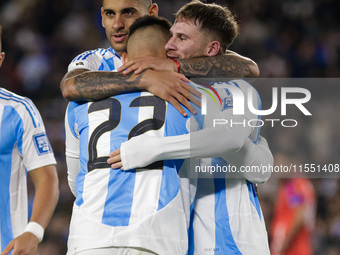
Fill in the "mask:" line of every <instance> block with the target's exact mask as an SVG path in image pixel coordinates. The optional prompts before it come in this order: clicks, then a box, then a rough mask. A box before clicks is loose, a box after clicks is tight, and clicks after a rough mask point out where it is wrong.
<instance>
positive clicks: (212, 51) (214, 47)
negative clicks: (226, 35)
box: [207, 41, 221, 57]
mask: <svg viewBox="0 0 340 255" xmlns="http://www.w3.org/2000/svg"><path fill="white" fill-rule="evenodd" d="M220 48H221V45H220V43H219V42H218V41H212V42H210V43H209V44H208V46H207V56H208V57H213V56H216V55H217V54H218V53H219V52H220Z"/></svg>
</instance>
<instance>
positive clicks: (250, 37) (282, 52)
mask: <svg viewBox="0 0 340 255" xmlns="http://www.w3.org/2000/svg"><path fill="white" fill-rule="evenodd" d="M187 2H188V1H169V0H167V1H166V0H158V1H157V3H158V5H159V7H160V13H159V14H160V16H164V17H166V18H168V19H170V20H171V21H173V20H174V18H173V13H175V12H176V11H177V10H178V8H179V7H181V6H182V5H183V4H185V3H187ZM215 2H216V3H219V4H223V5H227V6H228V7H230V8H231V9H232V10H233V11H234V12H235V13H236V14H237V16H238V18H239V21H240V26H241V30H240V35H239V36H238V38H237V40H236V41H235V42H234V44H233V45H232V47H231V49H232V50H235V51H237V52H239V53H240V54H242V55H245V56H248V57H250V58H252V59H253V60H255V61H256V62H257V63H258V65H259V67H260V71H261V77H264V78H266V77H321V78H326V77H327V78H329V77H332V78H339V77H340V16H339V15H338V14H337V10H340V2H339V1H337V0H286V1H284V0H255V1H251V0H229V1H215ZM100 6H101V1H100V0H99V1H98V0H97V1H93V0H72V1H70V0H59V1H52V0H1V2H0V23H1V24H2V25H3V40H2V41H3V51H5V52H6V60H5V62H4V65H3V67H2V68H1V69H0V84H1V86H2V87H4V88H6V89H9V90H12V91H14V92H16V93H18V94H21V95H24V96H28V97H30V98H31V99H32V100H33V101H34V103H35V104H36V105H37V107H38V109H39V110H40V112H41V114H42V117H43V119H44V121H45V125H46V129H47V133H48V136H49V138H50V141H51V144H52V146H53V149H54V152H55V156H56V158H57V161H58V166H57V168H58V174H59V179H60V199H59V203H58V206H57V209H56V212H55V214H54V217H53V219H52V221H51V223H50V225H49V226H48V228H47V230H46V233H45V238H44V241H43V243H42V244H41V245H40V247H39V254H40V255H47V254H48V255H59V254H65V250H66V240H67V234H68V233H67V232H68V224H69V219H70V214H71V208H72V203H73V197H72V195H71V193H70V191H69V188H68V185H67V176H66V165H65V156H64V138H65V136H64V127H63V118H64V111H65V108H66V104H67V102H66V101H65V100H64V99H63V98H62V96H61V93H60V89H59V84H60V81H61V79H62V77H63V75H64V74H65V73H66V71H67V66H68V64H69V62H70V61H71V60H72V59H73V57H75V56H76V55H77V54H79V53H81V52H83V51H85V50H89V49H95V48H98V47H103V48H107V47H108V43H107V39H106V37H105V33H104V29H103V28H102V27H101V18H100V9H99V8H100ZM258 89H259V91H260V94H261V95H262V93H263V94H266V93H267V92H268V89H269V91H270V88H268V87H267V88H258ZM312 96H313V98H312V101H313V100H315V102H322V106H321V107H318V105H315V104H314V105H313V117H312V118H309V119H307V120H301V123H302V124H301V125H299V126H298V127H297V128H294V129H290V131H289V132H288V131H287V130H286V129H282V128H266V127H264V128H263V129H262V135H263V136H264V137H266V138H267V140H268V142H269V145H270V148H271V149H272V152H273V154H274V156H275V160H276V164H285V163H286V164H290V163H291V162H295V163H297V164H299V163H316V164H324V163H339V162H340V160H339V154H340V134H339V133H340V131H339V124H340V120H339V117H338V115H339V113H338V112H339V110H340V101H339V96H340V89H339V88H337V87H335V88H332V90H328V89H327V88H324V90H320V91H319V92H318V93H316V94H313V95H312ZM263 100H264V101H265V100H266V99H265V98H264V99H263ZM312 182H313V184H314V187H315V189H316V192H317V219H316V228H315V231H314V234H313V245H314V250H315V254H316V255H319V254H320V255H321V254H322V255H337V254H340V186H339V185H340V182H339V179H338V178H332V179H330V178H318V179H315V178H314V179H312ZM277 187H278V179H276V178H272V179H270V180H269V181H268V182H267V183H266V184H263V185H260V186H259V197H260V199H261V203H262V209H263V213H264V215H265V219H266V224H267V227H268V228H269V227H270V222H271V216H272V213H273V205H274V203H275V197H276V190H277ZM30 197H32V193H30Z"/></svg>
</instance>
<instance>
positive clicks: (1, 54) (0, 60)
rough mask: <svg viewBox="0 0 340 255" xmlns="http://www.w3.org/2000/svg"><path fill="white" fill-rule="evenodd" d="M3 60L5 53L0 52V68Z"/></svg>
mask: <svg viewBox="0 0 340 255" xmlns="http://www.w3.org/2000/svg"><path fill="white" fill-rule="evenodd" d="M4 59H5V52H0V67H1V66H2V62H4Z"/></svg>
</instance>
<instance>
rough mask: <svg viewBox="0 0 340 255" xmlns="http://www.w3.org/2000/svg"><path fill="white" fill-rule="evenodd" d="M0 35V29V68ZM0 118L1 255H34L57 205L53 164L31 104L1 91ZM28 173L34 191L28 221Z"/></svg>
mask: <svg viewBox="0 0 340 255" xmlns="http://www.w3.org/2000/svg"><path fill="white" fill-rule="evenodd" d="M1 34H2V26H1V25H0V67H1V65H2V63H3V61H4V58H5V53H4V52H2V51H1ZM0 118H1V123H0V169H1V171H0V226H1V235H0V251H1V255H7V254H10V252H11V251H12V253H11V254H12V255H19V254H28V255H35V254H36V251H37V247H38V244H39V242H41V240H42V238H43V235H44V229H45V228H46V226H47V224H48V223H49V221H50V219H51V217H52V214H53V212H54V209H55V207H56V204H57V201H58V196H59V190H58V177H57V172H56V168H55V164H56V161H55V159H54V155H53V152H52V149H51V146H50V143H49V141H48V138H47V136H46V132H45V127H44V123H43V121H42V119H41V117H40V114H39V112H38V110H37V109H36V107H35V106H34V104H33V103H32V101H31V100H30V99H28V98H25V97H21V96H19V95H16V94H14V93H12V92H10V91H8V90H6V89H3V88H0ZM26 171H27V172H28V173H29V175H30V176H31V178H32V181H33V184H34V188H35V196H34V201H33V210H32V215H31V218H30V221H29V222H28V219H27V218H28V205H27V179H26Z"/></svg>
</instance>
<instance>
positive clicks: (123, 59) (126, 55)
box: [122, 52, 129, 65]
mask: <svg viewBox="0 0 340 255" xmlns="http://www.w3.org/2000/svg"><path fill="white" fill-rule="evenodd" d="M122 61H123V65H124V64H125V63H126V62H128V61H129V57H128V54H127V53H125V52H124V53H123V55H122Z"/></svg>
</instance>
